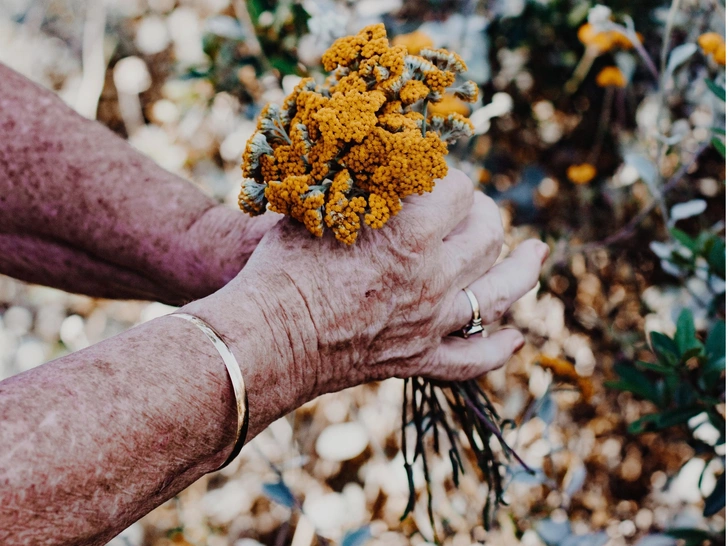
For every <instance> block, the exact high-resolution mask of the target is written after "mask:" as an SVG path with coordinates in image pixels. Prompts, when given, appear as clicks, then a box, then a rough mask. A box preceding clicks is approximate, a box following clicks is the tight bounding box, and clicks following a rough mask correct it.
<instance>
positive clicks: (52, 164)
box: [0, 64, 278, 304]
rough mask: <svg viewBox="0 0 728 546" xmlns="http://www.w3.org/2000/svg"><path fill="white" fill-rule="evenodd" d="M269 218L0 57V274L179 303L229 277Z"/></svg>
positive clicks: (111, 295) (75, 289)
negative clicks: (180, 172) (245, 209)
mask: <svg viewBox="0 0 728 546" xmlns="http://www.w3.org/2000/svg"><path fill="white" fill-rule="evenodd" d="M277 220H278V218H277V217H276V215H263V216H261V217H259V218H254V219H251V218H249V217H247V215H244V214H241V213H239V212H237V211H234V210H230V209H228V208H226V207H222V206H218V205H216V203H215V202H214V201H213V200H212V199H210V198H209V197H207V196H205V195H204V194H203V193H202V192H201V191H199V190H198V189H197V188H195V186H193V185H192V184H190V183H189V182H187V181H185V180H182V179H181V178H179V177H177V176H175V175H173V174H172V173H169V172H167V171H165V170H164V169H162V168H160V167H159V166H157V165H156V164H155V163H154V162H153V161H152V160H151V159H148V158H146V157H143V156H142V155H141V154H139V153H138V152H136V151H135V150H134V149H132V148H131V146H129V145H128V144H127V143H126V142H124V141H123V140H122V139H120V138H119V137H117V136H116V135H114V134H113V133H112V132H111V131H109V130H108V129H106V128H105V127H103V126H101V125H100V124H98V123H95V122H93V121H89V120H87V119H84V118H82V117H81V116H78V115H77V114H75V113H74V112H73V111H72V110H71V109H70V108H68V107H67V106H66V105H65V104H63V103H62V101H61V100H60V99H58V98H57V97H56V96H55V95H53V93H51V92H49V91H45V90H43V89H41V88H40V87H38V86H36V85H35V84H33V83H31V82H30V81H28V80H27V79H25V78H23V77H22V76H20V75H19V74H17V73H16V72H14V71H12V70H10V69H9V68H7V67H5V66H3V65H2V64H0V273H4V274H6V275H10V276H13V277H17V278H22V279H24V280H27V281H30V282H35V283H39V284H45V285H49V286H55V287H58V288H61V289H63V290H67V291H69V292H79V293H84V294H89V295H92V296H100V297H106V298H138V299H151V300H159V301H164V302H167V303H177V304H179V303H184V302H187V301H190V300H192V299H195V298H199V297H203V296H206V295H208V294H211V293H212V292H214V291H215V290H217V289H218V288H220V287H222V286H223V285H224V284H225V283H226V282H228V281H229V280H230V279H232V278H233V277H234V276H235V275H236V274H237V273H238V271H240V269H241V268H242V267H243V266H244V265H245V262H246V260H247V258H248V256H249V255H250V253H251V252H252V251H253V249H254V248H255V246H256V245H257V244H258V241H259V240H260V238H261V237H262V236H263V234H264V233H265V232H266V231H267V230H268V229H269V228H270V227H271V226H272V225H274V224H275V222H276V221H277Z"/></svg>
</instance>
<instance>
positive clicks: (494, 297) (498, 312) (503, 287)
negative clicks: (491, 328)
mask: <svg viewBox="0 0 728 546" xmlns="http://www.w3.org/2000/svg"><path fill="white" fill-rule="evenodd" d="M486 290H487V294H488V305H487V307H486V311H485V316H486V317H487V320H488V322H495V321H497V320H500V319H501V317H503V315H505V314H506V312H507V311H508V309H509V308H510V306H511V294H510V287H509V285H508V282H504V281H502V280H498V281H496V280H494V279H491V280H490V281H489V282H488V284H487V287H486Z"/></svg>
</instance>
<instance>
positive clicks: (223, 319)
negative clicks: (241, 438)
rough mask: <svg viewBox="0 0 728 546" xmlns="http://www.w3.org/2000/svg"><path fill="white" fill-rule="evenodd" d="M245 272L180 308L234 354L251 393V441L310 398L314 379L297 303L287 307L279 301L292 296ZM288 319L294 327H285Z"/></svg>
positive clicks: (249, 396)
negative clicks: (276, 291) (250, 279)
mask: <svg viewBox="0 0 728 546" xmlns="http://www.w3.org/2000/svg"><path fill="white" fill-rule="evenodd" d="M241 277H242V276H241ZM241 277H238V278H237V279H235V280H234V281H232V282H231V283H230V284H228V285H227V286H225V287H224V288H223V289H222V290H220V291H218V292H216V293H215V294H213V295H211V296H208V297H206V298H204V299H201V300H198V301H195V302H192V303H190V304H188V305H186V306H184V307H182V308H181V309H180V311H182V312H185V313H189V314H192V315H194V316H196V317H199V318H201V319H202V320H203V321H205V322H206V323H208V324H209V325H210V326H211V327H212V328H214V330H215V331H216V332H217V333H218V334H219V335H220V337H221V338H222V339H223V341H224V342H225V343H226V344H227V345H228V347H229V348H230V350H231V351H232V353H233V354H234V355H235V357H236V359H237V361H238V365H239V366H240V370H241V373H242V375H243V380H244V381H245V386H246V391H247V396H248V411H249V428H248V437H247V438H248V440H250V439H252V438H253V437H255V436H256V435H257V434H258V433H259V432H261V431H262V430H263V429H265V428H266V427H267V426H268V425H270V424H271V423H272V422H273V421H275V420H277V419H279V418H280V417H282V416H284V415H286V414H287V413H290V412H291V411H293V410H294V409H296V408H297V407H299V406H300V405H302V404H303V403H305V402H307V401H308V400H310V399H311V398H312V397H313V396H312V394H311V393H312V392H313V389H314V385H313V384H312V383H314V382H312V381H311V379H312V374H311V373H310V370H311V369H312V366H311V364H310V357H309V356H308V355H307V354H306V346H307V345H306V344H305V340H307V338H309V335H308V334H307V332H309V331H310V328H308V327H307V326H306V325H304V324H302V323H303V322H305V321H304V320H298V321H297V320H296V319H303V317H300V316H296V315H298V314H300V313H298V314H297V313H295V312H294V309H295V308H296V307H297V306H295V305H292V306H291V308H289V309H285V308H284V306H283V305H281V304H280V302H281V301H290V298H285V297H283V298H281V297H280V294H279V295H276V296H270V295H269V294H270V293H271V291H270V290H266V291H265V293H264V292H261V290H260V286H262V285H261V284H260V283H257V285H256V286H253V285H252V284H246V280H245V279H244V278H241ZM266 288H270V287H269V286H268V287H266ZM288 320H292V321H293V322H292V323H291V324H293V329H295V331H291V330H292V329H291V328H286V322H287V321H288ZM296 322H297V324H296ZM308 341H309V342H310V341H311V340H310V339H308ZM309 346H310V345H309ZM312 346H313V347H315V346H316V341H315V339H314V340H313V343H312ZM220 365H221V366H223V363H222V362H221V363H220Z"/></svg>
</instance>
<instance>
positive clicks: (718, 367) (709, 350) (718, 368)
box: [703, 320, 726, 375]
mask: <svg viewBox="0 0 728 546" xmlns="http://www.w3.org/2000/svg"><path fill="white" fill-rule="evenodd" d="M725 344H726V340H725V321H724V320H719V321H718V322H716V323H715V324H714V325H713V327H712V328H711V329H710V332H708V337H707V338H706V339H705V353H706V357H707V362H706V364H705V366H704V368H703V375H707V374H710V375H713V374H718V375H720V372H722V371H723V370H725Z"/></svg>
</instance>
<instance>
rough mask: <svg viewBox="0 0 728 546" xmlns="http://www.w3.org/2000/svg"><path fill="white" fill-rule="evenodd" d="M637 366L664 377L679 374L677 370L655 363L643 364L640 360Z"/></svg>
mask: <svg viewBox="0 0 728 546" xmlns="http://www.w3.org/2000/svg"><path fill="white" fill-rule="evenodd" d="M635 364H636V365H637V366H639V367H640V368H644V369H645V370H650V371H651V372H657V373H660V374H663V375H673V374H676V373H677V372H676V370H675V368H670V367H669V366H663V365H662V364H657V363H655V362H643V361H642V360H638V361H637V362H635Z"/></svg>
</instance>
